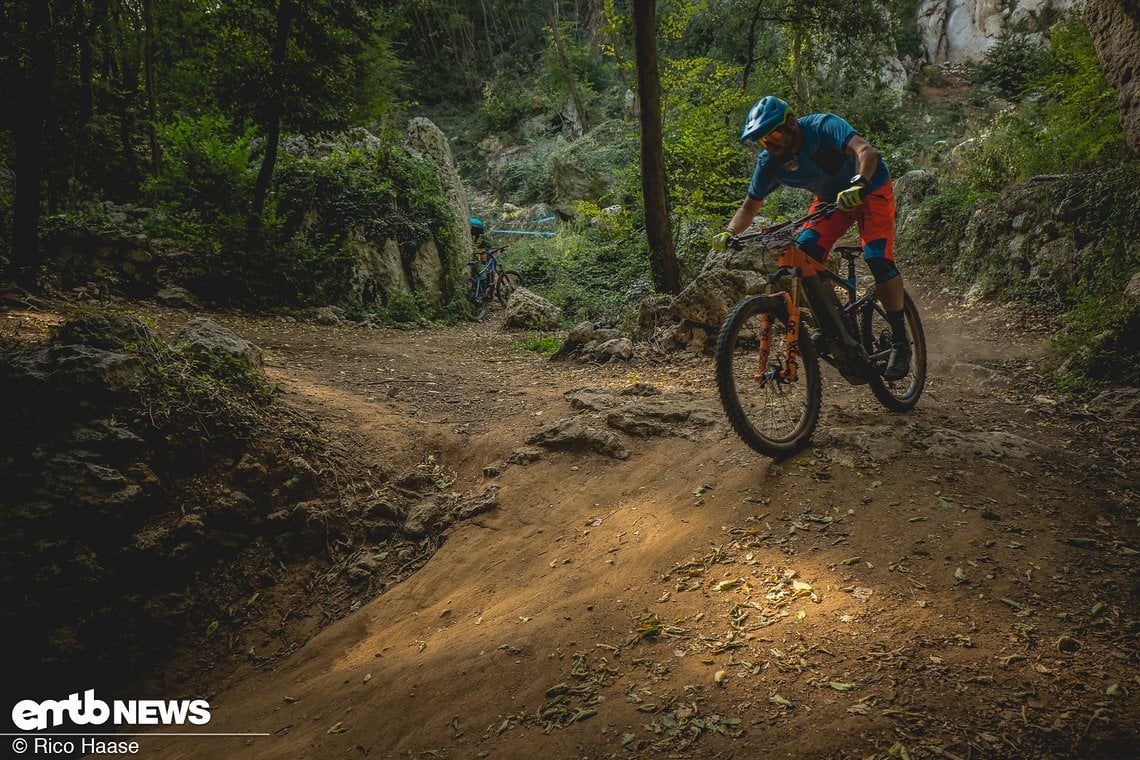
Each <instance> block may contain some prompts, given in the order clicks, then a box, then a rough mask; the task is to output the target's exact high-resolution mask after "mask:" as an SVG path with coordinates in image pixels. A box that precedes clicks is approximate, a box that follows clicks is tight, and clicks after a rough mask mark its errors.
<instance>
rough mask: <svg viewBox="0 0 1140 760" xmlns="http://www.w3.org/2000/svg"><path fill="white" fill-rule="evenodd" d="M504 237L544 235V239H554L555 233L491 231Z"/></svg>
mask: <svg viewBox="0 0 1140 760" xmlns="http://www.w3.org/2000/svg"><path fill="white" fill-rule="evenodd" d="M491 232H497V233H499V234H502V235H542V236H543V237H554V233H553V232H534V231H531V230H491Z"/></svg>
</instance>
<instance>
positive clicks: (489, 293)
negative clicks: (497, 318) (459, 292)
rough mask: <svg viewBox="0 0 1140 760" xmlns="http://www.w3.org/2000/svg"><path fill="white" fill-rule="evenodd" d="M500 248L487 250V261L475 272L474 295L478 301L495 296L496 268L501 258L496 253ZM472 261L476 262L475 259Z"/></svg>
mask: <svg viewBox="0 0 1140 760" xmlns="http://www.w3.org/2000/svg"><path fill="white" fill-rule="evenodd" d="M500 250H502V249H501V248H499V249H492V250H490V251H487V252H486V253H487V263H486V264H484V265H483V268H482V269H480V270H479V271H477V272H475V277H474V281H475V285H474V293H473V294H472V297H473V299H474V300H475V301H476V302H479V301H483V300H487V299H491V298H494V296H495V287H496V286H497V283H496V282H495V270H497V269H498V268H499V260H498V258H497V257H496V256H495V254H496V253H497V252H498V251H500ZM471 263H472V264H475V261H474V260H472V262H471ZM472 269H474V267H472Z"/></svg>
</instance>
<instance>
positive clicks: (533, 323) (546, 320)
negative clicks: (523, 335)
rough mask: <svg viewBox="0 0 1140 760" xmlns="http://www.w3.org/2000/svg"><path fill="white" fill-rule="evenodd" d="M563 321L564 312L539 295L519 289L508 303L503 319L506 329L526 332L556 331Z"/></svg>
mask: <svg viewBox="0 0 1140 760" xmlns="http://www.w3.org/2000/svg"><path fill="white" fill-rule="evenodd" d="M561 319H562V310H561V309H559V308H558V307H557V306H555V305H554V304H552V303H550V301H547V300H546V299H545V298H543V297H542V296H540V295H538V294H537V293H535V292H533V291H530V290H527V289H526V288H518V289H517V290H515V292H514V293H512V294H511V300H510V301H508V302H507V312H506V314H505V315H504V317H503V324H504V325H505V326H506V327H518V328H521V329H524V330H554V329H557V327H558V323H559V321H560V320H561Z"/></svg>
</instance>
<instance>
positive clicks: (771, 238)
mask: <svg viewBox="0 0 1140 760" xmlns="http://www.w3.org/2000/svg"><path fill="white" fill-rule="evenodd" d="M835 210H836V206H835V204H834V203H825V204H823V205H822V206H820V207H819V208H818V209H816V210H815V211H813V212H811V213H810V214H805V215H804V216H801V217H800V218H799V219H792V220H791V221H788V222H781V223H780V224H776V225H773V226H771V227H766V228H764V229H762V230H745V231H744V232H742V233H740V234H739V235H736V236H734V237H731V238H729V239H728V245H729V246H730V247H731V248H732V249H733V250H734V251H739V250H743V248H744V243H745V242H747V241H749V240H757V239H761V238H763V239H764V240H763V246H764V247H765V248H780V247H783V246H785V245H787V243H789V242H791V241H790V239H789V240H785V239H784V238H785V237H788V233H789V232H791V233H794V232H798V231H799V229H800V228H801V227H803V226H804V225H805V224H807V223H808V222H810V221H812V220H813V219H819V218H820V217H825V216H831V215H832V214H834V213H835Z"/></svg>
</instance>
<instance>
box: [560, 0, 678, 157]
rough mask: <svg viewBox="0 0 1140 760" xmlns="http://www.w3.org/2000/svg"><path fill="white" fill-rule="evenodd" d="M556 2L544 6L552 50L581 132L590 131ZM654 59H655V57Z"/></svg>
mask: <svg viewBox="0 0 1140 760" xmlns="http://www.w3.org/2000/svg"><path fill="white" fill-rule="evenodd" d="M556 2H557V0H551V2H550V4H549V5H547V6H546V18H547V20H548V21H549V22H550V34H551V35H552V38H553V40H554V50H555V52H556V53H557V54H558V61H559V63H561V64H562V70H563V71H564V72H566V85H567V87H568V88H569V90H570V101H571V102H572V103H573V104H574V110H575V111H577V112H578V113H577V116H578V123H579V124H581V126H582V134H586V133H587V132H589V131H590V120H589V118H588V117H587V116H586V106H585V104H584V103H583V102H582V99H581V98H580V97H578V81H577V80H578V75H577V74H575V73H574V68H573V67H572V66H571V65H570V56H568V55H567V54H566V41H565V40H564V39H562V29H561V28H560V25H559V23H558V14H557V8H556V7H555V3H556ZM654 56H656V50H655V51H654ZM654 60H655V61H656V58H654ZM654 78H656V76H655V77H654Z"/></svg>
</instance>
